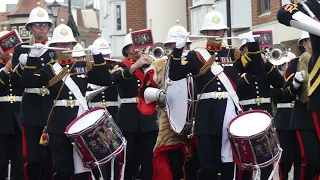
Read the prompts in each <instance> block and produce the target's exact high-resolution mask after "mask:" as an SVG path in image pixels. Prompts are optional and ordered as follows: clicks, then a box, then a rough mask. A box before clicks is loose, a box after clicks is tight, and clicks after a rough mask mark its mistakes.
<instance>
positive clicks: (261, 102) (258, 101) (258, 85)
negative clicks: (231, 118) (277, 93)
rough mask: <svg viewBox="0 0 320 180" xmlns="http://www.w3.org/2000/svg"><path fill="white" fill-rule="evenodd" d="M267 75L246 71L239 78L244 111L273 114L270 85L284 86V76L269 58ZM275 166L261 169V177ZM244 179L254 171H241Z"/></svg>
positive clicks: (249, 177)
mask: <svg viewBox="0 0 320 180" xmlns="http://www.w3.org/2000/svg"><path fill="white" fill-rule="evenodd" d="M241 48H242V49H243V52H245V53H248V49H247V47H246V44H244V45H243V46H242V47H241ZM264 63H265V64H264V68H265V72H266V74H265V75H260V76H256V75H254V74H252V73H244V74H242V75H241V78H240V79H239V80H237V94H238V96H239V99H240V104H241V105H242V107H243V110H244V111H249V110H255V109H260V110H265V111H267V112H268V113H270V114H271V115H272V106H271V98H270V86H272V87H274V88H281V87H283V83H284V81H283V77H282V76H281V75H280V73H279V72H278V71H277V69H275V67H274V66H273V65H272V64H271V63H270V62H269V61H268V60H267V59H265V61H264ZM272 169H273V166H272V165H270V166H268V167H265V168H262V169H261V177H260V178H261V179H262V180H266V179H268V178H269V176H270V174H271V172H272ZM239 174H240V176H242V179H243V180H245V179H251V178H252V172H250V171H242V172H240V173H239Z"/></svg>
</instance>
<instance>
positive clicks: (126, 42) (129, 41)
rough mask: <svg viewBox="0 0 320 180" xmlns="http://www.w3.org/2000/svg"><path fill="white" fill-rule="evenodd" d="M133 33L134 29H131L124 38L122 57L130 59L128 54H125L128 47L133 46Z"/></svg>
mask: <svg viewBox="0 0 320 180" xmlns="http://www.w3.org/2000/svg"><path fill="white" fill-rule="evenodd" d="M131 32H132V29H129V33H128V34H127V35H126V36H125V37H124V42H123V47H122V55H123V56H124V57H128V54H127V53H126V52H125V49H126V47H127V46H129V45H131V44H132V37H131Z"/></svg>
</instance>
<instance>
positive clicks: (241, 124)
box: [229, 112, 271, 137]
mask: <svg viewBox="0 0 320 180" xmlns="http://www.w3.org/2000/svg"><path fill="white" fill-rule="evenodd" d="M270 124H271V117H270V115H268V114H267V113H264V112H245V113H243V114H240V115H239V116H237V117H236V118H235V119H234V120H233V121H232V122H231V123H230V126H229V132H230V133H231V134H232V135H235V136H244V137H247V136H252V135H256V134H259V133H260V132H262V131H264V130H266V129H267V128H268V127H269V126H270Z"/></svg>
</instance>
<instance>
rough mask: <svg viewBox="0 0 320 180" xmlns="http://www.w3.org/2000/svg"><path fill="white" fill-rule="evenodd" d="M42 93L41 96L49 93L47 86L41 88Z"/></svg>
mask: <svg viewBox="0 0 320 180" xmlns="http://www.w3.org/2000/svg"><path fill="white" fill-rule="evenodd" d="M40 94H41V96H45V95H46V94H48V89H47V88H44V87H43V88H41V89H40Z"/></svg>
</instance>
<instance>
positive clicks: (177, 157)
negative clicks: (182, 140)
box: [168, 148, 184, 180]
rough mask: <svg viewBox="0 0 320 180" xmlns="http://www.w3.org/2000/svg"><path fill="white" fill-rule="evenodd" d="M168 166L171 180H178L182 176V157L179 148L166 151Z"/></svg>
mask: <svg viewBox="0 0 320 180" xmlns="http://www.w3.org/2000/svg"><path fill="white" fill-rule="evenodd" d="M168 159H169V165H170V169H171V173H172V177H173V180H180V179H181V177H182V176H183V172H182V168H183V165H184V156H183V153H182V151H181V149H180V148H177V149H170V150H168Z"/></svg>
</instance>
